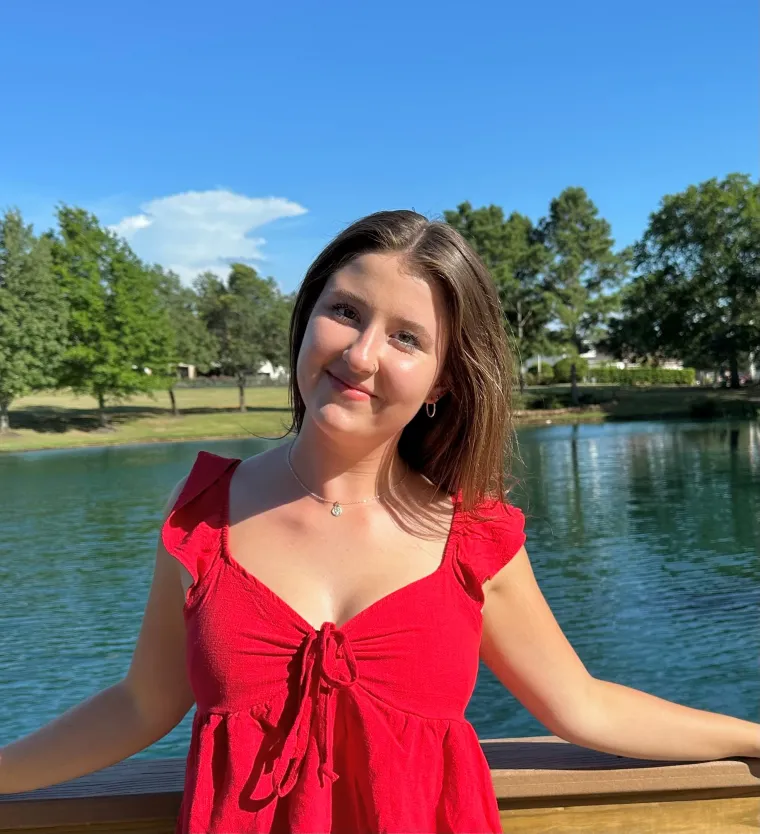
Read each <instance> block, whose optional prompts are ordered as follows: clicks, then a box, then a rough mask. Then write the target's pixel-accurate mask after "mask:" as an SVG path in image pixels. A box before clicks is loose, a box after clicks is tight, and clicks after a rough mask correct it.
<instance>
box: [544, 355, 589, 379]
mask: <svg viewBox="0 0 760 834" xmlns="http://www.w3.org/2000/svg"><path fill="white" fill-rule="evenodd" d="M573 364H575V372H576V376H577V378H578V382H580V381H581V380H583V379H585V378H586V377H587V376H588V362H587V361H586V360H585V359H581V357H580V356H577V357H575V358H574V359H573V358H571V357H569V356H568V357H565V359H560V360H559V362H557V363H556V364H555V365H554V369H553V370H554V381H555V382H570V373H571V370H570V369H571V367H572V365H573Z"/></svg>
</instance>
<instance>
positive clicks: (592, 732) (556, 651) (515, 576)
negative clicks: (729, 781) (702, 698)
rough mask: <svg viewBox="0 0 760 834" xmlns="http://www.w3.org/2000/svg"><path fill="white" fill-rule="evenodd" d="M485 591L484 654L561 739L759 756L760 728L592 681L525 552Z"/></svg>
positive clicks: (628, 748)
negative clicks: (539, 585) (543, 591)
mask: <svg viewBox="0 0 760 834" xmlns="http://www.w3.org/2000/svg"><path fill="white" fill-rule="evenodd" d="M485 593H486V601H485V605H484V606H483V640H482V644H481V657H482V658H483V660H484V661H485V663H486V664H487V665H488V666H489V667H490V668H491V669H492V671H493V672H494V674H495V675H496V677H497V678H499V680H500V681H501V682H502V683H503V684H504V685H505V686H506V687H507V688H508V689H509V690H510V691H511V692H512V693H513V694H514V696H515V697H516V698H517V699H518V700H519V701H520V702H521V703H522V704H523V706H525V708H526V709H528V710H529V711H530V712H531V713H532V714H533V715H534V716H535V717H536V718H537V719H538V720H539V721H541V722H542V723H543V724H544V726H545V727H547V729H549V730H550V731H551V732H552V733H554V734H555V735H557V736H559V737H560V738H563V739H565V740H566V741H570V742H572V743H573V744H578V745H580V746H582V747H588V748H590V749H592V750H600V751H602V752H605V753H614V754H616V755H619V756H629V757H632V758H639V759H655V760H670V761H709V760H711V759H722V758H726V757H729V756H760V724H754V723H752V722H750V721H742V720H740V719H738V718H732V717H730V716H727V715H720V714H717V713H711V712H704V711H702V710H696V709H692V708H690V707H685V706H680V705H679V704H674V703H672V702H670V701H665V700H663V699H661V698H656V697H655V696H653V695H648V694H646V693H644V692H640V691H638V690H635V689H630V688H628V687H625V686H620V685H619V684H616V683H611V682H609V681H603V680H599V679H597V678H594V677H592V676H591V675H590V674H589V672H588V671H587V669H586V668H585V666H584V665H583V663H582V662H581V660H580V658H579V657H578V655H577V654H576V653H575V651H574V649H573V648H572V646H571V645H570V643H569V642H568V640H567V638H566V637H565V635H564V634H563V632H562V630H561V628H560V626H559V624H558V623H557V621H556V619H555V618H554V615H553V614H552V612H551V610H550V608H549V605H548V603H547V602H546V599H545V598H544V596H543V594H542V592H541V590H540V589H539V587H538V584H537V583H536V579H535V576H534V574H533V570H532V567H531V564H530V560H529V558H528V554H527V553H526V551H525V549H524V548H523V549H521V550H520V552H519V553H518V554H517V555H516V556H515V557H514V558H513V559H512V560H511V561H510V562H509V564H507V565H506V566H505V567H504V568H502V570H501V571H499V573H498V574H497V575H496V576H494V577H493V579H492V580H491V581H490V582H488V583H486V587H485Z"/></svg>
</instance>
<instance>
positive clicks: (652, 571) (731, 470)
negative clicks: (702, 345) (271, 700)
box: [0, 422, 760, 757]
mask: <svg viewBox="0 0 760 834" xmlns="http://www.w3.org/2000/svg"><path fill="white" fill-rule="evenodd" d="M518 438H519V455H520V459H521V460H520V463H519V464H518V465H517V467H516V470H515V472H516V474H517V476H518V478H519V486H518V488H517V489H516V490H515V492H514V493H513V496H514V497H513V500H514V502H515V503H516V504H518V505H519V506H520V507H521V508H522V509H523V510H524V511H525V513H526V515H527V517H528V525H527V526H528V543H527V548H528V552H529V553H530V555H531V559H532V562H533V566H534V570H535V573H536V576H537V578H538V581H539V584H540V585H541V588H542V590H543V592H544V594H545V596H546V597H547V599H548V601H549V604H550V605H551V607H552V610H553V611H554V613H555V616H556V617H557V619H558V621H559V623H560V625H561V626H562V628H563V630H564V631H565V633H566V634H567V636H568V638H569V639H570V642H571V643H572V644H573V646H574V647H575V649H576V651H577V652H578V654H579V655H580V657H581V659H582V660H583V662H584V663H585V664H586V666H587V667H588V669H589V670H590V671H591V673H592V674H594V675H596V676H597V677H600V678H605V679H607V680H613V681H616V682H618V683H623V684H626V685H629V686H633V687H636V688H638V689H643V690H645V691H647V692H650V693H652V694H655V695H659V696H660V697H662V698H667V699H669V700H674V701H678V702H679V703H684V704H688V705H689V706H693V707H698V708H701V709H708V710H714V711H719V712H725V713H728V714H730V715H735V716H737V717H740V718H745V719H750V720H755V721H757V720H758V704H759V702H760V666H759V665H758V659H759V658H760V628H759V627H758V626H759V625H760V623H758V612H760V424H757V423H750V422H737V423H728V422H726V423H722V422H721V423H701V422H700V423H698V422H642V423H627V424H623V423H618V424H616V423H608V424H603V425H577V426H547V427H541V428H530V429H528V428H524V429H521V430H520V431H519V433H518ZM265 445H266V444H265V442H264V441H260V440H254V439H251V440H241V441H222V442H193V443H181V444H162V445H143V446H127V447H120V448H95V449H79V450H76V451H48V452H32V453H21V454H12V455H4V456H0V508H1V509H0V745H2V744H5V743H8V742H9V741H11V740H12V739H14V738H17V737H18V736H20V735H21V734H24V733H27V732H29V731H31V730H33V729H35V728H37V727H38V726H40V725H41V724H42V723H44V722H46V721H48V720H49V719H51V718H53V717H54V716H56V715H58V714H59V713H60V712H62V711H63V710H65V709H66V708H68V707H70V706H72V705H73V704H75V703H77V702H78V701H80V700H82V699H84V698H86V697H88V696H89V695H91V694H92V693H94V692H95V691H97V690H98V689H100V688H103V687H106V686H109V685H110V684H112V683H114V682H116V681H117V680H118V679H119V678H120V677H121V676H122V675H123V674H124V673H125V671H126V669H127V666H128V663H129V659H130V656H131V651H132V647H133V645H134V641H135V639H136V636H137V632H138V629H139V625H140V618H141V614H142V611H143V607H144V605H145V600H146V597H147V592H148V586H149V582H150V579H151V574H152V567H153V558H154V550H155V543H156V537H157V533H158V527H159V521H160V513H161V509H162V507H163V504H164V502H165V500H166V498H167V496H168V493H169V491H170V490H171V488H172V486H173V485H174V484H175V483H176V482H177V481H178V480H179V479H180V478H181V477H182V476H183V475H184V474H186V472H187V471H188V469H189V467H190V466H191V464H192V461H193V460H194V458H195V455H196V453H197V451H198V449H201V448H203V449H208V450H209V451H213V452H216V453H218V454H221V455H229V456H234V457H247V456H249V455H252V454H255V453H256V452H258V451H261V449H262V448H265ZM467 717H468V718H469V720H470V721H472V723H473V725H474V726H475V729H476V730H477V732H478V735H479V736H480V737H481V738H494V737H503V736H524V735H546V734H547V731H546V729H545V728H544V727H542V725H540V724H539V723H538V722H537V721H536V720H535V719H533V717H532V716H531V715H530V714H529V713H528V712H527V711H526V710H525V709H524V708H523V707H522V706H521V705H520V704H519V703H518V702H517V701H516V700H515V699H514V698H513V697H512V696H511V695H510V694H509V693H508V692H507V691H506V690H505V689H504V688H503V687H502V686H501V684H499V683H498V681H497V680H496V679H495V678H494V677H493V676H492V675H491V674H490V672H489V671H488V670H487V669H486V668H485V667H482V668H481V673H480V676H479V679H478V684H477V687H476V690H475V694H474V696H473V698H472V701H471V703H470V705H469V707H468V712H467ZM189 726H190V720H189V717H188V718H187V719H185V721H183V723H182V724H181V725H180V726H179V727H178V728H177V729H176V730H174V731H173V732H172V733H171V734H170V735H168V736H167V737H166V738H164V739H162V740H161V741H160V742H158V743H157V744H155V745H153V746H152V747H151V748H150V749H148V750H147V751H144V753H142V754H140V755H141V756H149V757H154V756H184V755H185V753H186V748H187V743H188V739H189Z"/></svg>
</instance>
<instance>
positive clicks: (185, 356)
mask: <svg viewBox="0 0 760 834" xmlns="http://www.w3.org/2000/svg"><path fill="white" fill-rule="evenodd" d="M56 219H57V228H56V229H55V230H52V231H49V232H46V233H45V234H43V235H41V236H39V237H37V236H35V235H34V233H33V230H32V227H31V226H29V225H27V224H25V223H24V220H23V218H22V217H21V214H20V213H19V212H18V211H17V210H9V211H7V212H6V213H5V215H4V216H3V217H2V218H0V431H7V430H8V429H9V417H8V409H9V407H10V405H11V402H12V401H13V400H14V399H16V398H18V397H20V396H23V395H25V394H28V393H30V392H32V391H35V390H41V389H50V388H70V389H71V390H73V391H74V392H75V393H77V394H89V395H90V396H92V397H94V398H95V399H96V400H97V402H98V412H99V415H100V423H101V425H102V426H106V425H107V415H106V411H105V409H106V404H107V403H109V402H117V401H120V400H123V399H125V398H128V397H130V396H132V395H134V394H138V393H145V392H154V391H156V390H161V389H163V390H166V391H168V393H169V396H170V399H171V405H172V410H173V412H174V413H175V414H176V413H177V404H176V398H175V396H174V387H175V385H176V383H177V382H178V380H179V377H178V373H177V371H178V366H179V365H180V363H187V364H191V365H195V366H197V367H198V368H199V369H200V370H202V371H207V370H209V369H210V368H211V367H212V365H213V364H215V363H216V364H218V365H219V366H220V368H221V370H222V372H223V373H225V374H227V375H230V376H232V377H234V378H235V379H236V381H237V384H238V388H239V392H240V409H241V411H244V410H245V384H246V380H247V378H248V377H249V376H250V375H251V374H255V373H256V372H257V371H258V369H259V368H260V367H261V365H262V363H263V362H266V361H269V362H271V363H272V364H273V365H278V364H281V363H283V362H284V361H285V359H286V356H287V349H288V347H287V341H288V332H287V331H288V321H289V318H290V310H291V308H292V301H293V300H292V298H291V296H289V295H287V294H284V293H282V292H281V291H280V289H279V288H278V286H277V284H276V283H275V281H274V279H273V278H263V277H261V276H260V275H259V274H258V273H257V272H256V270H255V269H253V267H251V266H248V265H247V264H242V263H234V264H232V265H231V266H230V270H229V274H228V276H227V277H226V279H222V278H220V277H219V276H218V275H216V274H215V273H212V272H204V273H202V274H201V275H199V276H198V277H197V278H196V280H195V282H194V284H193V286H192V287H187V286H184V285H183V284H182V283H181V281H180V279H179V276H178V275H176V273H174V272H172V271H171V270H166V269H164V268H163V267H161V266H159V265H149V264H145V263H143V262H142V261H141V260H140V259H139V258H138V257H137V256H136V255H135V253H134V252H133V251H132V249H131V248H130V246H129V245H128V244H127V242H126V241H124V240H123V239H121V238H119V237H117V236H116V235H115V234H113V233H112V232H111V231H109V230H108V229H107V228H105V227H103V226H101V225H100V223H99V222H98V220H97V218H96V217H95V216H94V215H92V214H90V213H88V212H87V211H84V210H83V209H81V208H74V207H70V206H62V207H61V208H59V209H58V212H57V218H56Z"/></svg>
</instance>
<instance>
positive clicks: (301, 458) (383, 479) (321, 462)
mask: <svg viewBox="0 0 760 834" xmlns="http://www.w3.org/2000/svg"><path fill="white" fill-rule="evenodd" d="M397 446H398V438H397V437H393V438H391V439H390V440H386V441H384V442H382V443H379V444H378V443H366V442H365V443H360V442H354V443H352V444H350V445H347V444H344V443H339V442H336V441H335V440H334V439H333V438H331V437H329V436H328V435H326V434H325V433H324V432H323V431H321V430H320V429H319V428H317V427H316V426H315V425H314V424H313V423H312V422H311V421H310V420H309V419H308V418H307V419H306V420H305V421H304V424H303V426H302V427H301V431H300V432H299V433H298V435H297V436H296V438H295V440H294V441H293V445H292V448H291V449H290V450H289V452H290V462H291V465H292V467H293V469H294V470H295V472H296V474H297V475H298V478H299V479H300V480H301V481H302V482H303V484H304V485H305V486H306V487H307V488H308V489H309V490H310V491H311V492H314V493H316V494H317V495H319V496H320V497H321V498H324V499H325V500H327V501H342V502H345V503H348V502H350V501H363V500H365V499H369V498H373V497H375V496H376V495H379V494H381V493H384V492H386V491H388V490H389V489H391V488H392V487H393V486H394V485H395V484H398V483H399V482H400V481H401V480H402V479H403V478H404V475H405V473H406V466H405V464H404V462H403V461H402V460H401V459H400V457H399V455H398V448H397Z"/></svg>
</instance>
